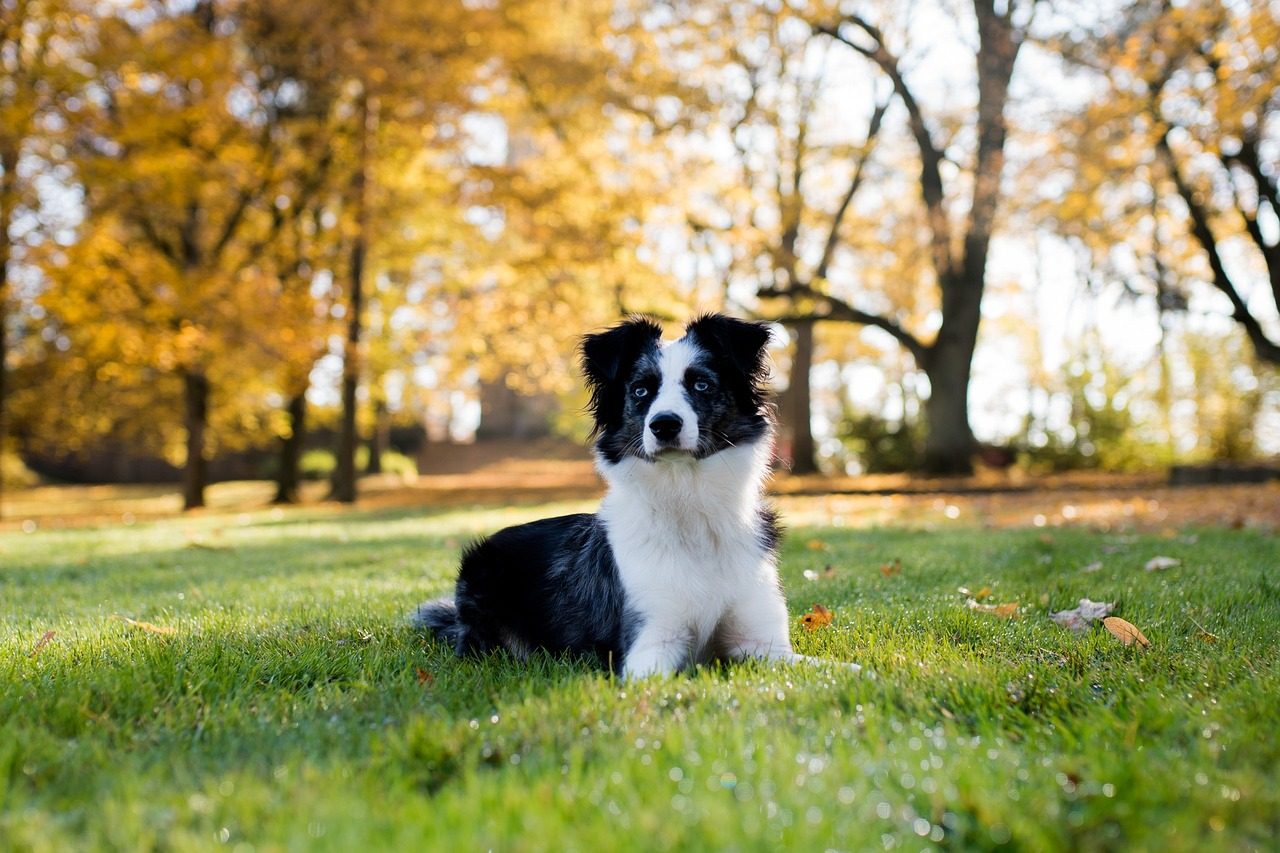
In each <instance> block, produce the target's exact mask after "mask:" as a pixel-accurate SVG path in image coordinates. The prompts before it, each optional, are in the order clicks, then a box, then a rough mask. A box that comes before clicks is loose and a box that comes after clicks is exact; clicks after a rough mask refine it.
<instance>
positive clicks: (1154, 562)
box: [1143, 557, 1182, 572]
mask: <svg viewBox="0 0 1280 853" xmlns="http://www.w3.org/2000/svg"><path fill="white" fill-rule="evenodd" d="M1181 565H1182V561H1181V560H1175V559H1174V558H1173V557H1152V558H1151V559H1150V560H1147V564H1146V565H1145V566H1143V568H1144V569H1146V570H1147V571H1149V572H1162V571H1164V570H1165V569H1172V568H1173V567H1174V566H1181Z"/></svg>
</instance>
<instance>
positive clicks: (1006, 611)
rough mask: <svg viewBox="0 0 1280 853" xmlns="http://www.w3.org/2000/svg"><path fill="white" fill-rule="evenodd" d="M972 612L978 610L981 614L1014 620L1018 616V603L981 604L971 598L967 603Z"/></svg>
mask: <svg viewBox="0 0 1280 853" xmlns="http://www.w3.org/2000/svg"><path fill="white" fill-rule="evenodd" d="M965 604H967V605H968V606H969V609H970V610H976V611H978V612H979V613H990V614H991V615H992V616H1000V617H1002V618H1005V619H1013V618H1015V617H1016V616H1017V615H1018V602H1016V601H1011V602H1009V603H1007V604H980V603H979V602H978V601H977V599H974V598H971V599H969V600H968V601H967V602H965Z"/></svg>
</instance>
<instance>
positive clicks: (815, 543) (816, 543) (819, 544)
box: [805, 539, 831, 551]
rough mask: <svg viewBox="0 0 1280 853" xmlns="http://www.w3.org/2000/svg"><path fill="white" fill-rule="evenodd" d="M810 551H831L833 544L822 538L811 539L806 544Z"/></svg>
mask: <svg viewBox="0 0 1280 853" xmlns="http://www.w3.org/2000/svg"><path fill="white" fill-rule="evenodd" d="M805 547H806V548H808V549H809V550H810V551H830V550H831V546H830V545H828V544H827V543H826V542H823V541H822V540H821V539H810V540H809V541H808V543H806V545H805Z"/></svg>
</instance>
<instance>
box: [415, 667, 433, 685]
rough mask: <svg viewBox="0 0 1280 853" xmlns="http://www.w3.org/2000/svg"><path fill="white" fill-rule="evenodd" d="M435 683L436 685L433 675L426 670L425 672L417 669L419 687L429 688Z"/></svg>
mask: <svg viewBox="0 0 1280 853" xmlns="http://www.w3.org/2000/svg"><path fill="white" fill-rule="evenodd" d="M435 683H436V676H435V674H434V673H432V672H430V671H428V670H425V669H423V668H422V667H418V684H419V685H421V686H424V687H430V686H431V685H433V684H435Z"/></svg>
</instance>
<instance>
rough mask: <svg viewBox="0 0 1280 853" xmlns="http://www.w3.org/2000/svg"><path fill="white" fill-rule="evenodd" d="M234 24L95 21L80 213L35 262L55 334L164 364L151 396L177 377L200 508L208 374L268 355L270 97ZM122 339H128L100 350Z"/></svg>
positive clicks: (272, 175) (142, 366) (155, 17)
mask: <svg viewBox="0 0 1280 853" xmlns="http://www.w3.org/2000/svg"><path fill="white" fill-rule="evenodd" d="M237 34H238V22H237V21H236V19H235V18H234V17H232V16H230V15H229V14H224V12H223V10H221V9H220V8H219V7H218V6H217V5H215V4H214V3H213V2H212V0H201V2H198V3H196V4H194V5H193V6H191V7H189V8H188V9H185V10H182V11H178V12H170V10H169V9H168V7H167V6H165V5H164V4H154V5H149V6H146V7H145V8H142V9H140V10H134V11H133V12H128V11H125V12H121V13H119V14H113V15H107V16H105V17H103V18H102V19H101V20H100V21H99V22H98V26H97V29H96V32H95V38H94V41H93V44H92V48H91V49H89V50H87V51H86V55H85V59H86V61H87V62H89V63H92V64H93V66H94V68H95V79H94V80H93V82H92V83H91V85H89V86H88V87H86V90H85V92H84V95H83V97H82V98H81V103H82V105H81V109H80V113H79V114H78V115H76V116H75V120H76V122H77V125H78V127H79V131H78V136H77V139H76V140H75V145H74V147H73V150H72V153H71V161H72V165H73V166H74V168H75V177H76V180H77V181H78V182H79V183H80V185H81V186H82V187H83V191H84V206H85V208H86V218H85V223H84V226H83V229H82V233H81V235H80V243H79V244H78V245H77V246H75V247H73V249H72V250H71V251H68V252H66V253H62V255H61V257H56V256H55V257H54V258H53V260H52V262H51V265H50V266H49V268H48V269H49V274H50V277H51V279H53V280H56V281H58V282H59V286H57V287H54V288H51V289H50V290H49V292H48V293H47V294H46V297H47V298H46V300H45V303H46V307H48V309H49V310H50V314H51V316H52V317H53V318H55V320H57V321H59V322H60V323H61V325H62V326H63V327H64V330H65V333H66V334H67V335H69V336H70V337H71V338H72V339H74V340H76V341H78V342H79V344H80V345H81V346H82V347H83V348H85V350H86V351H90V350H97V351H98V352H99V354H100V355H101V357H102V364H103V365H115V367H114V368H110V369H112V370H115V369H119V368H120V366H122V365H129V366H132V367H135V368H137V369H138V371H139V375H140V376H145V375H149V374H151V373H154V372H155V371H159V372H161V373H162V374H164V375H165V378H166V382H159V383H156V384H155V387H156V389H157V391H158V392H159V391H160V389H162V388H165V387H167V380H168V379H169V378H173V379H176V380H177V381H178V384H180V386H181V409H182V413H181V423H182V427H183V433H184V436H185V439H184V452H183V453H182V454H181V455H182V458H183V472H184V475H183V503H184V506H185V507H187V508H194V507H199V506H202V505H203V503H204V489H205V484H206V481H207V477H206V463H207V459H208V454H209V450H210V447H209V441H210V434H209V425H210V412H211V408H210V407H211V404H212V403H213V402H214V401H215V399H217V392H218V389H217V388H216V386H215V378H216V377H222V378H224V379H226V380H230V379H231V377H233V376H245V377H247V376H257V375H259V372H260V371H259V367H258V366H255V365H254V364H253V362H254V360H255V359H256V360H257V365H259V366H260V365H261V364H262V363H263V362H264V361H265V360H266V356H267V350H266V348H265V347H263V346H262V335H261V334H260V332H261V331H262V328H261V327H260V326H258V325H257V321H258V320H259V318H260V317H261V316H262V312H260V311H258V310H255V309H256V306H257V305H258V304H259V302H260V301H261V300H262V298H263V296H264V293H263V292H262V289H263V283H264V276H262V274H261V271H260V270H259V269H258V268H256V267H254V266H253V262H254V260H255V259H256V258H257V256H258V254H259V252H260V251H261V250H262V248H263V246H264V245H265V243H266V242H267V241H268V240H269V228H270V223H271V216H270V214H269V212H268V211H269V209H270V202H269V201H268V200H269V199H270V198H272V194H271V189H272V187H273V185H274V184H275V182H276V181H277V179H278V177H279V173H278V171H277V166H278V163H277V159H276V157H275V156H274V155H275V153H276V152H275V151H274V150H273V146H272V142H273V138H272V131H273V128H274V122H273V116H272V109H273V104H274V103H279V102H281V101H283V98H261V97H254V94H255V92H254V90H253V89H252V88H251V87H250V86H247V85H246V82H247V80H248V78H249V76H250V72H248V71H247V70H246V69H245V68H244V67H243V65H242V64H241V63H242V60H243V58H244V54H243V52H242V51H241V50H240V45H239V43H238V41H237V39H236V36H237ZM256 94H260V93H256ZM126 329H128V330H129V333H128V334H125V330H126ZM125 340H132V341H133V342H134V344H135V345H136V349H134V350H131V351H124V350H121V349H116V350H114V351H112V350H111V347H112V346H113V345H114V344H122V343H123V342H124V341H125ZM89 341H92V342H93V343H92V346H91V345H90V344H89V343H88V342H89ZM233 389H234V391H237V392H239V393H235V394H233V393H230V392H232V391H233ZM226 390H227V392H228V393H226V394H225V395H223V396H222V397H221V400H222V401H223V402H225V403H233V402H245V403H247V402H248V399H247V398H248V395H246V394H244V393H243V392H244V390H245V389H244V386H242V385H238V384H237V385H233V386H231V387H229V388H228V389H226ZM162 399H163V395H162ZM151 417H152V418H153V420H154V419H155V413H152V415H151ZM230 420H236V418H231V419H230Z"/></svg>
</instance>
